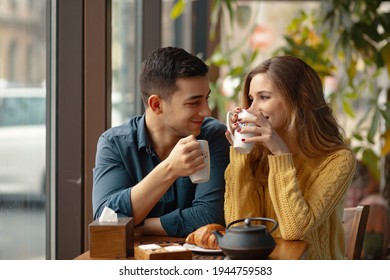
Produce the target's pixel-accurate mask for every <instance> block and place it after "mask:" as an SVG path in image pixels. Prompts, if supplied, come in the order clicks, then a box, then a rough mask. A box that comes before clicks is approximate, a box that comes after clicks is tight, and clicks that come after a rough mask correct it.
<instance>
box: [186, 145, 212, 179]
mask: <svg viewBox="0 0 390 280" xmlns="http://www.w3.org/2000/svg"><path fill="white" fill-rule="evenodd" d="M196 141H198V142H199V144H200V149H201V150H202V153H203V156H204V163H205V164H206V166H205V168H203V169H201V170H198V171H196V172H195V173H194V174H192V175H191V176H190V179H191V182H192V183H194V184H198V183H204V182H207V181H208V180H209V179H210V150H209V143H208V142H207V141H206V140H196Z"/></svg>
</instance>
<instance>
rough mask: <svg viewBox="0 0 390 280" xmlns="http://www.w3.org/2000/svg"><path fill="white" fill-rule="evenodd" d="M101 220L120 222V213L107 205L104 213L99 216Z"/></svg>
mask: <svg viewBox="0 0 390 280" xmlns="http://www.w3.org/2000/svg"><path fill="white" fill-rule="evenodd" d="M99 222H118V215H117V214H116V213H115V211H114V210H112V209H111V208H108V207H107V206H105V207H104V209H103V212H102V215H101V216H100V217H99Z"/></svg>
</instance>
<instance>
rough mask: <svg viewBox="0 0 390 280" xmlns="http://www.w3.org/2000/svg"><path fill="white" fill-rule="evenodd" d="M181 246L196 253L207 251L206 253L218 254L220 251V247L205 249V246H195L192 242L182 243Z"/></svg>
mask: <svg viewBox="0 0 390 280" xmlns="http://www.w3.org/2000/svg"><path fill="white" fill-rule="evenodd" d="M183 247H184V248H187V249H188V250H191V251H193V252H198V253H208V254H219V253H222V250H221V249H217V250H214V249H205V248H202V247H199V246H196V245H194V244H189V243H184V244H183Z"/></svg>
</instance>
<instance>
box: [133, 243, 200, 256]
mask: <svg viewBox="0 0 390 280" xmlns="http://www.w3.org/2000/svg"><path fill="white" fill-rule="evenodd" d="M158 245H159V246H161V248H159V249H153V250H145V249H141V248H139V247H138V246H136V247H135V249H134V254H135V259H136V260H191V259H192V251H190V250H188V249H186V248H184V247H182V246H181V245H180V244H177V243H170V244H164V245H161V244H158ZM167 246H180V248H181V249H182V251H173V252H172V251H168V250H166V249H165V247H167Z"/></svg>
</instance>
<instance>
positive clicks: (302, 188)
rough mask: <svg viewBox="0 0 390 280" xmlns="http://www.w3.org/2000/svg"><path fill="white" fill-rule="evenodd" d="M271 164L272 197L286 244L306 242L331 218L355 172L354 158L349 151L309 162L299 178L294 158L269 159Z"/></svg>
mask: <svg viewBox="0 0 390 280" xmlns="http://www.w3.org/2000/svg"><path fill="white" fill-rule="evenodd" d="M268 161H269V166H270V173H269V178H268V187H269V193H270V196H271V200H272V204H273V207H274V210H275V213H276V215H277V217H278V221H279V227H280V232H281V235H282V237H283V238H284V239H287V240H294V239H303V238H304V237H305V236H307V235H308V234H310V233H311V232H312V231H313V230H316V229H317V228H318V226H319V225H321V224H322V223H323V222H324V221H325V220H326V219H328V218H329V216H330V215H331V214H332V213H333V212H334V211H335V208H336V207H337V205H338V204H339V203H340V202H341V200H342V198H343V197H344V194H345V192H346V190H347V189H348V187H349V186H350V184H351V181H352V177H353V174H354V170H355V157H354V154H353V153H352V152H351V151H349V150H346V149H344V150H339V151H337V152H335V153H334V154H332V155H330V156H328V157H327V158H325V159H306V162H305V163H303V164H302V166H304V168H302V169H299V172H300V174H298V175H297V169H296V168H295V166H294V161H293V158H292V155H291V154H284V155H278V156H269V157H268ZM297 178H300V179H299V181H298V179H297Z"/></svg>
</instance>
